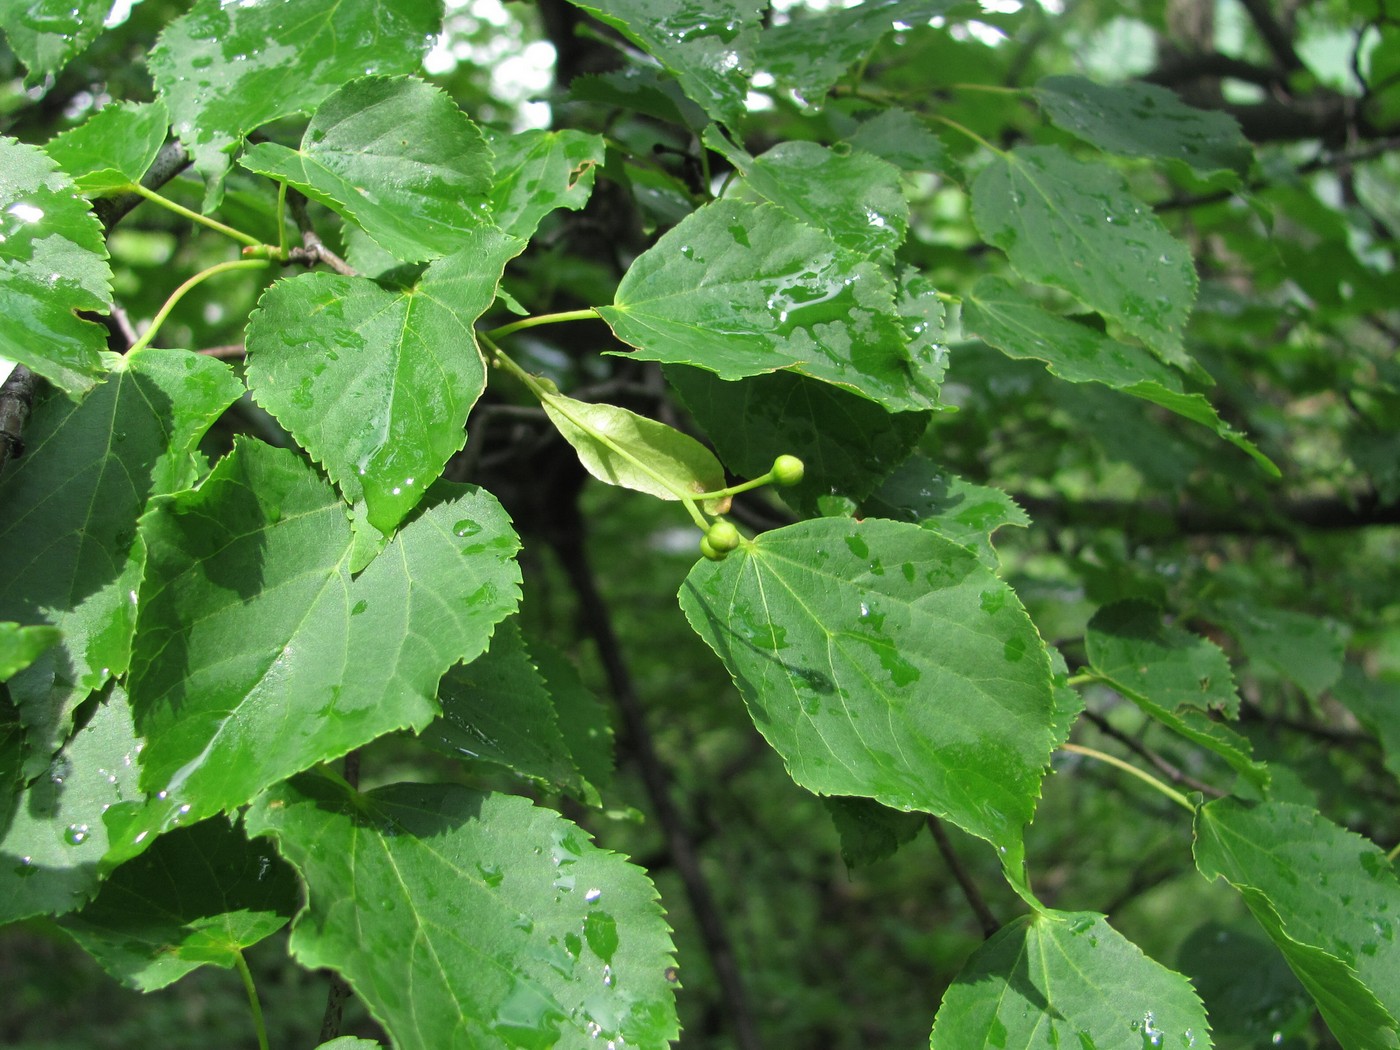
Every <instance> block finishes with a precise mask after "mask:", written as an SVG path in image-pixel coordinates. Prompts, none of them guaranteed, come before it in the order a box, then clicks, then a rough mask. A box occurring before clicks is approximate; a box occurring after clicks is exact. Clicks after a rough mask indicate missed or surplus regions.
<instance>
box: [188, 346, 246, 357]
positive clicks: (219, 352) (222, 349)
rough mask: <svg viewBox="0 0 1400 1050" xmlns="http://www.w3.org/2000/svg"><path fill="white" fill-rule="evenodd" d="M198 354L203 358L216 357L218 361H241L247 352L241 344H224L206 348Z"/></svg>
mask: <svg viewBox="0 0 1400 1050" xmlns="http://www.w3.org/2000/svg"><path fill="white" fill-rule="evenodd" d="M199 353H201V354H203V355H204V356H205V357H216V358H218V359H219V360H220V361H241V360H242V359H243V358H244V357H246V356H247V354H248V351H247V350H246V349H245V348H244V346H243V344H242V343H225V344H224V345H223V346H206V347H205V348H204V349H203V350H200V351H199Z"/></svg>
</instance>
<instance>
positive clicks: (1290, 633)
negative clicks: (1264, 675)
mask: <svg viewBox="0 0 1400 1050" xmlns="http://www.w3.org/2000/svg"><path fill="white" fill-rule="evenodd" d="M1218 611H1219V614H1220V617H1221V620H1222V626H1224V627H1225V629H1226V630H1228V631H1229V632H1230V633H1231V634H1233V635H1234V636H1235V638H1236V639H1238V641H1239V643H1240V648H1241V649H1243V650H1244V654H1245V656H1246V657H1247V658H1248V659H1249V661H1250V663H1251V664H1252V665H1253V668H1254V669H1255V670H1256V671H1258V670H1261V669H1262V670H1266V671H1267V670H1272V671H1274V672H1275V673H1277V674H1280V675H1282V676H1283V677H1285V678H1287V679H1288V680H1289V681H1291V682H1293V683H1294V684H1295V685H1297V686H1298V688H1299V689H1301V690H1303V692H1305V693H1306V694H1307V695H1308V696H1309V697H1310V698H1312V699H1314V700H1316V699H1317V698H1318V697H1319V696H1320V695H1322V693H1323V691H1324V690H1326V689H1328V688H1330V687H1331V686H1332V685H1333V684H1334V683H1335V682H1336V681H1337V679H1338V678H1340V677H1341V674H1342V660H1343V658H1344V656H1345V652H1346V647H1345V643H1344V642H1343V640H1342V637H1341V635H1340V633H1339V632H1338V630H1337V628H1336V626H1335V625H1333V624H1331V623H1329V622H1327V621H1326V620H1322V619H1319V618H1318V617H1316V616H1309V615H1308V614H1307V613H1301V612H1294V611H1292V610H1289V609H1276V608H1268V607H1264V606H1259V605H1254V604H1250V603H1246V602H1243V601H1226V602H1222V603H1221V604H1220V606H1219V610H1218Z"/></svg>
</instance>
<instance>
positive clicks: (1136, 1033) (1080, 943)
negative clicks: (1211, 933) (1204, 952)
mask: <svg viewBox="0 0 1400 1050" xmlns="http://www.w3.org/2000/svg"><path fill="white" fill-rule="evenodd" d="M930 1045H931V1046H932V1047H933V1048H934V1050H963V1048H967V1050H974V1048H975V1050H984V1048H986V1047H997V1048H1000V1050H1054V1048H1058V1047H1082V1048H1086V1050H1087V1048H1090V1047H1093V1048H1097V1050H1137V1048H1139V1047H1143V1048H1151V1047H1201V1048H1203V1050H1209V1047H1210V1045H1211V1042H1210V1028H1209V1025H1208V1024H1207V1021H1206V1013H1205V1010H1204V1009H1203V1008H1202V1007H1201V1002H1200V1000H1199V999H1198V998H1196V993H1195V991H1194V990H1193V989H1192V988H1191V984H1190V982H1189V981H1187V980H1186V978H1185V977H1183V976H1182V975H1181V974H1179V973H1176V972H1174V971H1172V970H1168V969H1167V968H1166V967H1164V966H1162V965H1161V964H1160V963H1157V962H1154V961H1153V960H1152V959H1149V958H1148V957H1147V956H1146V955H1143V953H1142V952H1141V950H1139V948H1138V947H1137V945H1135V944H1133V943H1132V942H1131V941H1129V940H1128V939H1127V938H1126V937H1124V936H1123V935H1122V934H1121V933H1119V932H1118V931H1117V930H1115V929H1113V927H1111V926H1109V924H1108V921H1107V920H1106V919H1105V918H1104V917H1103V916H1102V915H1096V914H1094V913H1093V912H1059V911H1046V912H1043V913H1039V914H1031V915H1027V916H1024V917H1022V918H1019V919H1016V920H1014V921H1012V922H1011V923H1008V924H1007V925H1006V926H1005V927H1004V928H1003V929H1002V930H1001V931H1000V932H998V933H997V934H996V935H995V936H994V937H992V939H991V940H989V941H988V942H987V943H986V944H984V945H983V946H982V947H981V948H979V949H978V950H977V952H976V953H975V954H974V955H973V956H972V958H971V959H969V960H968V962H967V965H966V966H964V967H963V971H962V973H960V974H959V975H958V978H957V980H956V981H954V982H953V984H952V986H951V987H949V989H948V991H947V992H946V993H945V994H944V996H943V1005H942V1006H941V1007H939V1010H938V1016H937V1019H936V1020H935V1022H934V1026H933V1035H932V1038H931V1042H930Z"/></svg>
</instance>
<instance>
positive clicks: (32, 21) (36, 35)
mask: <svg viewBox="0 0 1400 1050" xmlns="http://www.w3.org/2000/svg"><path fill="white" fill-rule="evenodd" d="M111 10H112V0H0V29H3V30H4V31H5V37H6V39H7V40H8V41H9V43H10V50H11V51H13V52H14V53H15V54H16V55H18V56H19V59H20V61H21V62H23V63H24V64H25V65H26V66H27V67H28V68H29V75H28V76H27V77H25V83H26V84H27V85H35V84H38V83H40V82H41V81H42V80H43V79H44V77H45V76H47V75H49V74H51V73H57V72H59V71H60V70H61V69H63V67H64V66H65V65H67V64H68V60H69V59H70V58H72V57H73V56H74V55H76V54H78V53H79V52H80V51H84V50H86V49H87V46H88V45H89V44H91V43H92V42H93V41H94V40H96V39H97V37H98V34H100V33H101V32H102V27H103V22H104V20H105V19H106V18H107V14H108V12H109V11H111ZM2 168H3V165H0V169H2Z"/></svg>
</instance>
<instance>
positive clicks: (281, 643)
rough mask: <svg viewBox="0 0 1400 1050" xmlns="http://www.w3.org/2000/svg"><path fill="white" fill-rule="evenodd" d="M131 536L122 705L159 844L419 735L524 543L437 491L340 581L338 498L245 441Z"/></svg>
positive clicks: (500, 598)
mask: <svg viewBox="0 0 1400 1050" xmlns="http://www.w3.org/2000/svg"><path fill="white" fill-rule="evenodd" d="M141 531H142V536H143V537H144V539H145V541H146V546H147V549H148V551H149V553H148V555H147V563H146V575H145V580H144V581H143V583H142V589H141V607H140V612H139V614H138V620H137V631H136V640H135V643H134V646H133V656H132V668H131V676H130V683H129V688H130V690H131V695H132V703H133V706H134V708H135V710H136V714H137V722H138V724H139V725H140V726H141V728H142V731H143V734H144V735H145V736H146V737H147V740H148V744H147V746H146V749H145V750H144V751H143V752H142V755H141V765H142V773H141V776H142V783H143V785H145V786H146V787H147V788H148V790H149V791H151V792H152V793H160V794H159V798H160V801H161V802H162V803H163V807H164V808H163V810H162V811H160V812H158V813H156V814H155V815H154V817H153V819H155V820H157V821H159V822H160V823H161V824H162V826H164V827H168V826H171V825H172V824H173V823H175V822H179V821H184V822H193V821H196V820H199V819H201V818H202V817H205V816H209V815H211V814H214V813H217V812H219V811H221V810H228V809H231V808H232V807H234V806H238V805H241V804H242V803H244V802H246V801H248V799H250V798H251V797H252V796H253V795H255V794H257V792H258V791H260V790H261V789H262V788H265V787H267V786H268V785H270V784H274V783H276V782H277V781H279V780H282V779H283V778H285V777H287V776H289V775H291V774H292V773H295V772H297V771H298V770H302V769H306V768H308V767H309V766H312V765H314V764H315V763H317V762H325V761H328V760H330V759H332V758H335V757H337V756H339V755H343V754H345V753H346V752H347V751H349V750H351V749H352V748H355V747H358V746H360V745H361V744H364V743H367V742H368V741H370V740H373V739H374V738H375V737H378V736H381V735H383V734H384V733H387V732H390V731H392V730H395V729H402V728H405V727H410V728H413V729H422V728H423V727H424V726H426V725H427V724H428V723H429V722H430V721H431V720H432V718H433V716H434V715H436V714H437V710H438V708H437V703H436V701H435V699H434V697H435V696H436V693H437V684H438V679H439V678H441V677H442V675H443V673H444V672H445V671H446V670H447V669H448V668H449V667H450V666H452V664H454V663H457V662H458V661H461V660H470V659H472V658H473V657H475V656H477V655H478V654H480V653H481V652H483V651H484V650H485V649H486V647H487V644H488V642H489V640H490V637H491V632H492V629H493V628H494V627H495V625H496V623H497V622H499V621H500V620H501V619H502V618H504V617H505V616H506V615H508V614H509V613H510V612H511V611H512V610H513V609H514V608H515V605H516V602H517V601H518V597H519V591H518V585H519V581H520V575H519V569H518V567H517V566H516V564H515V561H514V554H515V551H516V550H517V548H518V546H519V543H518V541H517V539H516V537H515V534H514V532H512V531H511V529H510V526H509V524H508V521H507V518H506V515H505V512H504V511H503V510H502V509H501V507H500V505H499V504H498V503H497V502H496V501H495V499H494V498H492V497H491V496H490V495H488V494H486V493H484V492H482V491H480V490H478V489H472V488H467V487H463V486H449V485H446V484H442V485H441V486H440V488H439V489H437V490H436V491H435V492H434V493H431V494H430V495H429V497H428V499H427V500H426V501H425V503H424V506H423V508H422V509H421V510H420V512H419V513H418V515H417V516H416V517H415V519H414V521H413V522H411V523H410V524H409V525H407V526H405V527H404V528H403V529H402V530H401V531H400V532H399V533H398V535H397V536H396V537H395V538H394V539H393V541H392V542H391V543H390V544H389V545H388V546H387V547H386V548H385V549H384V551H383V552H382V553H381V554H380V555H379V556H378V557H377V558H376V559H375V560H374V561H373V562H372V563H370V565H369V567H368V568H366V569H365V570H364V571H363V572H361V573H360V574H359V575H358V576H355V577H353V578H352V577H351V573H350V569H349V565H348V554H349V551H350V548H351V542H352V541H351V533H350V523H349V521H348V520H347V518H346V512H345V506H344V504H343V503H341V501H340V499H339V498H338V497H337V496H336V494H335V492H334V490H332V489H331V487H330V485H328V484H327V483H326V482H325V481H324V480H322V479H321V477H320V476H319V475H317V474H316V473H315V472H314V471H313V470H312V469H311V467H310V466H309V465H308V464H306V463H305V462H304V461H303V460H301V459H299V458H298V457H297V456H296V455H295V454H293V453H292V452H289V451H284V450H281V449H273V448H270V447H268V446H266V445H261V444H258V443H256V442H252V441H248V440H245V439H240V440H239V441H238V442H237V443H236V444H235V446H234V451H233V453H231V454H230V455H228V456H226V457H225V458H224V459H222V460H220V461H219V464H218V466H216V467H215V468H214V472H213V473H212V474H211V475H210V476H209V477H208V478H207V479H206V480H205V481H204V483H203V484H202V485H201V486H200V488H199V489H198V490H197V491H193V492H184V493H180V494H178V495H176V496H174V497H172V498H170V499H168V500H166V501H164V502H162V503H160V504H158V505H157V506H156V508H155V509H154V510H153V511H152V512H151V513H150V514H148V515H147V516H146V517H145V518H144V519H143V520H142V523H141ZM143 830H147V829H145V828H142V829H139V830H138V829H135V828H133V836H134V835H135V834H140V832H141V831H143ZM133 845H134V843H133Z"/></svg>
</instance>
